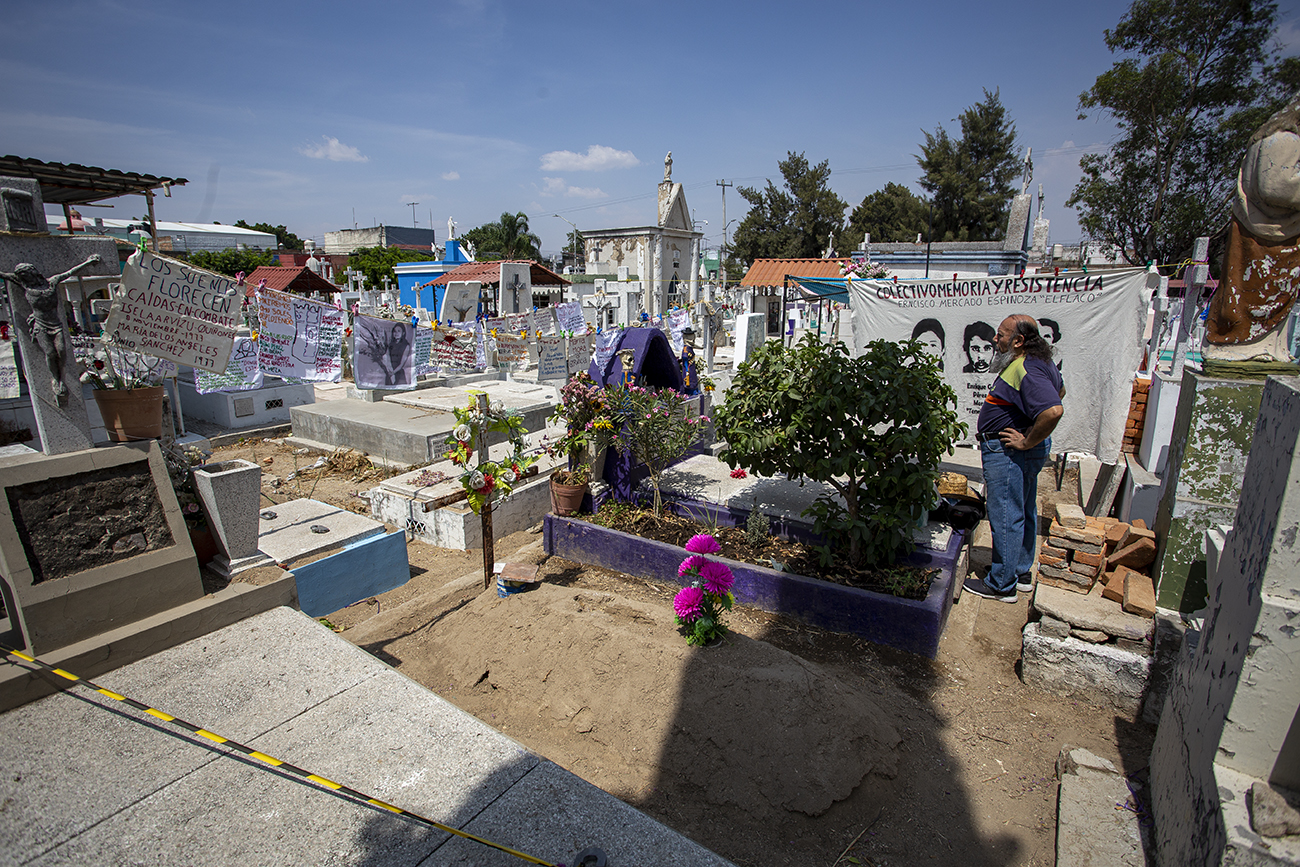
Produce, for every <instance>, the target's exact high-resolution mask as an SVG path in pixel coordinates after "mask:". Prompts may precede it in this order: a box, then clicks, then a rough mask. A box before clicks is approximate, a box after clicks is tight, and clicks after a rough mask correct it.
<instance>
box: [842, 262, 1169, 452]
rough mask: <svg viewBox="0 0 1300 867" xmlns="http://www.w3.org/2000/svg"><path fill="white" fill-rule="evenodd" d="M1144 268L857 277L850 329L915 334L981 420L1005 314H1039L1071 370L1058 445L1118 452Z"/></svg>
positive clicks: (866, 338) (898, 336)
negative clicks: (909, 277) (982, 275)
mask: <svg viewBox="0 0 1300 867" xmlns="http://www.w3.org/2000/svg"><path fill="white" fill-rule="evenodd" d="M1146 278H1147V274H1146V272H1145V271H1143V270H1141V269H1126V270H1122V271H1104V272H1100V273H1092V274H1084V273H1073V272H1072V273H1062V274H1060V275H1056V276H1053V275H1047V274H1038V275H1028V276H1025V277H987V278H982V279H981V278H975V279H959V280H899V281H898V282H894V281H893V280H851V281H849V299H850V306H851V308H852V310H853V336H854V341H855V342H856V343H857V345H858V346H864V345H866V343H868V342H870V341H872V340H881V339H884V340H910V339H912V338H916V339H917V340H920V341H922V342H923V343H925V344H926V345H927V346H929V347H930V348H931V351H933V352H934V353H936V354H937V355H938V356H939V357H940V359H941V360H942V364H943V372H944V378H945V379H946V380H947V382H948V384H949V385H950V386H952V388H953V390H954V391H956V392H957V409H958V415H959V416H960V420H961V421H964V422H966V423H967V424H968V425H969V426H970V432H969V434H968V436H967V438H966V440H965V442H967V443H971V442H974V439H975V421H976V418H977V417H978V415H979V411H980V407H981V406H982V405H983V403H984V398H985V396H986V395H987V394H988V391H989V388H990V387H991V386H992V384H993V381H994V376H995V375H994V374H993V373H992V372H991V365H992V362H993V354H994V351H995V349H994V337H995V336H996V334H997V328H998V324H999V323H1001V322H1002V320H1004V319H1006V318H1007V317H1008V316H1010V315H1012V314H1015V313H1025V314H1028V315H1029V316H1032V317H1034V318H1035V319H1037V320H1038V324H1039V330H1040V331H1041V332H1042V335H1043V337H1044V338H1046V339H1047V341H1048V342H1049V343H1051V344H1052V347H1053V349H1054V351H1055V360H1056V363H1057V365H1058V366H1059V367H1060V369H1061V376H1062V378H1063V379H1064V380H1065V387H1066V397H1065V400H1064V401H1062V403H1063V404H1064V406H1065V415H1064V416H1063V417H1062V419H1061V423H1060V425H1058V427H1057V428H1056V431H1055V432H1054V433H1053V434H1052V451H1054V452H1065V451H1076V452H1086V453H1089V454H1093V455H1096V456H1097V457H1099V458H1101V459H1102V460H1106V461H1113V460H1116V459H1117V458H1118V456H1119V453H1120V446H1121V444H1122V443H1123V439H1124V424H1125V421H1126V419H1127V418H1128V411H1129V400H1130V397H1131V394H1132V387H1133V373H1134V371H1135V370H1136V369H1137V367H1138V365H1139V364H1140V363H1141V360H1142V333H1143V328H1144V327H1145V317H1146V309H1147V303H1146V302H1147V297H1148V295H1149V294H1150V293H1149V291H1148V290H1147V289H1146Z"/></svg>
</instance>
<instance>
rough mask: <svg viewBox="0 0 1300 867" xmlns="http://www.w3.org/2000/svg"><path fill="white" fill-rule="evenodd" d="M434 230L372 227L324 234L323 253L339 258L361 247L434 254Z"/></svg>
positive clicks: (406, 227) (407, 227) (405, 227)
mask: <svg viewBox="0 0 1300 867" xmlns="http://www.w3.org/2000/svg"><path fill="white" fill-rule="evenodd" d="M434 242H435V237H434V230H433V229H416V228H412V227H410V226H373V227H371V228H369V229H339V230H338V231H337V232H326V233H325V253H326V255H329V256H341V255H346V254H349V253H355V252H356V251H357V250H360V249H361V248H362V247H400V248H402V249H404V250H422V251H423V252H426V253H434V252H436V251H435V250H434V248H433V247H434Z"/></svg>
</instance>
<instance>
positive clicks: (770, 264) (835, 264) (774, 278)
mask: <svg viewBox="0 0 1300 867" xmlns="http://www.w3.org/2000/svg"><path fill="white" fill-rule="evenodd" d="M851 261H853V260H852V259H847V258H845V259H755V260H754V264H753V265H750V266H749V270H748V271H746V272H745V276H744V278H743V279H742V280H741V281H740V285H741V286H784V285H785V278H786V275H789V276H791V277H811V278H813V279H825V278H827V277H842V276H844V275H843V274H841V273H840V266H841V265H846V264H848V263H849V262H851Z"/></svg>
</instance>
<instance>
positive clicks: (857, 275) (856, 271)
mask: <svg viewBox="0 0 1300 867" xmlns="http://www.w3.org/2000/svg"><path fill="white" fill-rule="evenodd" d="M840 276H841V277H852V278H853V279H854V280H880V279H884V278H886V277H888V276H889V271H888V269H886V268H885V266H884V265H881V264H880V263H878V262H872V261H870V260H869V259H864V260H862V261H858V260H851V261H848V262H841V263H840Z"/></svg>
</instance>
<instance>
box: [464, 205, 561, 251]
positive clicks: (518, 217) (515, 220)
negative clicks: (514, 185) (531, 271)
mask: <svg viewBox="0 0 1300 867" xmlns="http://www.w3.org/2000/svg"><path fill="white" fill-rule="evenodd" d="M464 237H465V239H466V240H468V241H469V242H470V243H471V244H473V245H474V250H475V258H477V259H478V260H479V261H480V262H485V261H493V260H496V259H541V258H542V254H541V252H540V250H539V247H540V246H541V243H542V239H541V238H539V237H537V236H536V235H535V234H533V233H532V232H531V231H530V230H529V228H528V215H527V214H525V213H524V212H523V211H520V212H519V213H517V214H511V213H504V214H502V215H501V219H500V220H498V221H497V222H495V223H484V224H483V225H482V226H479V227H477V228H474V229H470V230H469V231H468V232H466V233H465V235H464Z"/></svg>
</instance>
